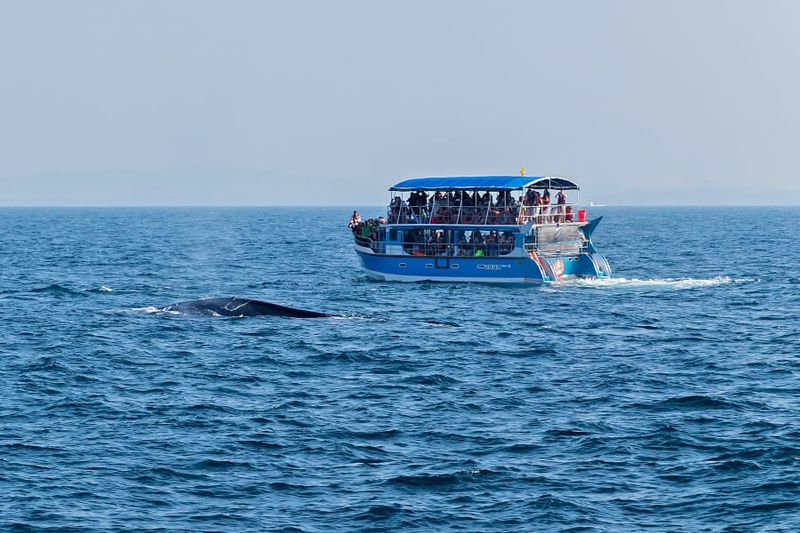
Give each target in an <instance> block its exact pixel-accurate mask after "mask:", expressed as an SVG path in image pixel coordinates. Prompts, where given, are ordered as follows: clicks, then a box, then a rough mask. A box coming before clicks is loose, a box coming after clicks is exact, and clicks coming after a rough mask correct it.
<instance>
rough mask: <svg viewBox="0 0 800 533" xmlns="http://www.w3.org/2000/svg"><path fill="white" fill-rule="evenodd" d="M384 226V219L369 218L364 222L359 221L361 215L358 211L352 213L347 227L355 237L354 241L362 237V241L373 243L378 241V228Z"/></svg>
mask: <svg viewBox="0 0 800 533" xmlns="http://www.w3.org/2000/svg"><path fill="white" fill-rule="evenodd" d="M384 224H386V219H385V218H384V217H378V218H370V219H367V221H366V222H365V221H363V220H361V215H360V214H359V213H358V211H353V214H352V216H350V222H349V223H348V224H347V227H348V228H350V229H351V230H352V232H353V235H355V236H356V239H358V237H362V238H364V239H370V240H372V241H373V242H374V241H377V240H378V227H380V226H382V225H384Z"/></svg>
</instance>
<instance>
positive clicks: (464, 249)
mask: <svg viewBox="0 0 800 533" xmlns="http://www.w3.org/2000/svg"><path fill="white" fill-rule="evenodd" d="M458 255H460V256H461V257H463V256H465V255H471V254H470V253H469V243H468V242H467V235H466V232H464V233H462V234H461V238H460V239H458Z"/></svg>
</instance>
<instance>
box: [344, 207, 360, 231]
mask: <svg viewBox="0 0 800 533" xmlns="http://www.w3.org/2000/svg"><path fill="white" fill-rule="evenodd" d="M361 224H362V221H361V215H359V214H358V211H353V215H352V216H351V217H350V222H349V223H348V224H347V227H348V228H350V229H355V228H356V226H360V225H361Z"/></svg>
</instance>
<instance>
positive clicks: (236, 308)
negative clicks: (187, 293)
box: [164, 297, 331, 318]
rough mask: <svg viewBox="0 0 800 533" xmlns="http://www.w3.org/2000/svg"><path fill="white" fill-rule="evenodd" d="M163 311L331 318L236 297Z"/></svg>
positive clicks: (190, 302) (182, 304) (193, 302)
mask: <svg viewBox="0 0 800 533" xmlns="http://www.w3.org/2000/svg"><path fill="white" fill-rule="evenodd" d="M164 310H165V311H169V312H178V313H181V314H186V315H195V316H229V317H243V316H285V317H293V318H323V317H328V316H331V315H329V314H327V313H318V312H316V311H308V310H306V309H297V308H294V307H286V306H284V305H278V304H273V303H270V302H264V301H261V300H251V299H249V298H236V297H233V298H204V299H202V300H187V301H184V302H178V303H175V304H172V305H169V306H167V307H165V308H164Z"/></svg>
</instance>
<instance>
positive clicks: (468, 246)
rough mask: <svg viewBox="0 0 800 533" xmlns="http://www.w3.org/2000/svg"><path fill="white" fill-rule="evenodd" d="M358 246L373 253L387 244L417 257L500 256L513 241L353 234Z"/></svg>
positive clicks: (506, 253)
mask: <svg viewBox="0 0 800 533" xmlns="http://www.w3.org/2000/svg"><path fill="white" fill-rule="evenodd" d="M354 237H355V242H356V244H357V245H358V246H363V247H364V248H369V249H370V250H372V251H373V252H375V253H386V247H387V245H392V246H394V247H396V249H397V251H398V252H399V253H402V254H403V255H410V256H419V257H502V256H505V255H508V254H510V253H511V252H513V251H514V249H515V247H516V245H515V243H514V242H513V241H505V242H488V243H487V242H481V243H460V244H458V243H443V242H425V243H417V242H413V243H412V242H406V243H398V242H393V241H381V240H375V239H370V238H369V237H364V236H362V235H355V236H354Z"/></svg>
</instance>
